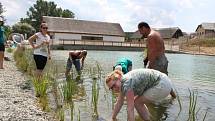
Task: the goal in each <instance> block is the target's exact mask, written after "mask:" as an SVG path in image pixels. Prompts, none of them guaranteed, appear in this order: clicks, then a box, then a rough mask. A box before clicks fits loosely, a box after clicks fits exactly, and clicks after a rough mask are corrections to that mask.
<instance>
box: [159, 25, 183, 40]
mask: <svg viewBox="0 0 215 121" xmlns="http://www.w3.org/2000/svg"><path fill="white" fill-rule="evenodd" d="M155 31H158V32H159V33H160V35H161V37H162V38H164V39H170V38H177V36H176V35H175V34H178V36H183V33H182V31H181V29H179V28H178V27H172V28H158V29H155Z"/></svg>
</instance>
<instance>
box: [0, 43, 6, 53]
mask: <svg viewBox="0 0 215 121" xmlns="http://www.w3.org/2000/svg"><path fill="white" fill-rule="evenodd" d="M0 51H3V52H4V51H5V45H4V44H0Z"/></svg>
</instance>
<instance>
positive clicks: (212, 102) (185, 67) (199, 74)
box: [52, 51, 215, 121]
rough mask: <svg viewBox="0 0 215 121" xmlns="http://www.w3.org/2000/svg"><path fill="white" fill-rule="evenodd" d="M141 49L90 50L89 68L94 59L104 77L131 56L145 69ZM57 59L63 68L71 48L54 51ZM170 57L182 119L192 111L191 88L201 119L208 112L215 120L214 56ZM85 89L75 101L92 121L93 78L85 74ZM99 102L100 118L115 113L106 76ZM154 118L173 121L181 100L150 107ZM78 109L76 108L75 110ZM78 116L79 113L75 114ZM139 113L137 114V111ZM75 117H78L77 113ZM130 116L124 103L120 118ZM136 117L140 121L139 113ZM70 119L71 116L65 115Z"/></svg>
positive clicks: (85, 118)
mask: <svg viewBox="0 0 215 121" xmlns="http://www.w3.org/2000/svg"><path fill="white" fill-rule="evenodd" d="M141 54H142V53H141V52H121V51H88V55H87V58H86V61H85V64H86V65H87V66H86V68H87V67H90V66H95V61H97V62H98V63H99V65H100V66H101V67H102V70H103V72H102V74H103V77H104V76H105V75H106V74H107V73H109V72H111V70H112V66H113V65H114V63H115V62H116V61H117V59H119V58H121V57H128V58H130V59H131V60H132V61H133V69H136V68H143V63H142V56H141ZM52 55H53V56H54V58H53V59H54V60H57V61H58V62H60V63H62V64H63V65H61V67H62V69H64V68H65V65H66V60H67V58H68V51H53V53H52ZM166 55H167V58H168V60H169V67H168V71H169V77H170V78H171V79H172V81H173V83H174V86H175V88H176V89H177V91H178V94H179V96H180V100H181V103H182V112H181V113H180V115H179V119H178V120H179V121H184V120H186V119H187V118H188V117H187V116H188V110H189V98H190V96H189V90H188V89H190V90H192V91H197V92H198V98H197V109H196V110H198V109H199V112H198V115H197V118H198V119H199V121H201V120H202V119H203V117H204V114H205V112H206V111H207V112H208V113H207V117H206V121H214V119H215V115H214V112H215V88H214V87H215V57H214V56H203V55H187V54H166ZM83 79H84V80H83V81H84V82H83V89H84V90H85V91H86V96H84V97H83V98H84V99H81V100H79V101H76V102H75V104H76V109H75V110H77V108H78V109H79V110H80V114H79V115H80V120H81V121H92V120H93V119H92V116H91V115H92V108H91V88H92V79H91V78H89V77H87V76H84V77H83ZM99 87H100V90H99V101H98V113H99V117H100V120H101V121H103V120H108V119H110V116H111V112H112V95H111V93H110V92H109V91H107V90H105V87H104V78H102V79H101V80H100V81H99ZM149 109H150V112H151V114H152V117H153V119H154V120H155V121H159V120H165V121H173V120H175V119H176V117H177V115H178V113H179V110H180V108H179V103H178V101H177V100H174V101H173V102H171V104H169V103H164V104H161V105H159V106H154V105H153V106H152V105H151V106H149ZM76 112H77V111H76ZM76 115H77V114H76ZM136 115H137V114H136ZM75 117H76V116H75ZM126 117H127V114H126V106H125V105H124V106H123V108H122V109H121V112H120V113H119V114H118V117H117V118H118V119H119V120H118V121H125V120H126ZM136 118H137V119H136V120H137V121H140V119H139V117H138V116H136ZM65 119H66V120H69V116H66V118H65Z"/></svg>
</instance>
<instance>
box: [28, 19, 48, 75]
mask: <svg viewBox="0 0 215 121" xmlns="http://www.w3.org/2000/svg"><path fill="white" fill-rule="evenodd" d="M47 30H48V27H47V23H44V22H42V23H41V25H40V32H37V33H35V34H34V35H32V36H31V37H30V38H29V39H28V41H29V43H30V45H31V46H32V48H33V50H34V53H33V56H34V61H35V63H36V67H37V70H36V76H37V77H38V78H39V79H40V78H41V77H42V71H43V69H44V68H45V66H46V63H47V59H51V55H50V46H49V41H50V36H49V35H48V34H47ZM34 40H36V43H35V44H34Z"/></svg>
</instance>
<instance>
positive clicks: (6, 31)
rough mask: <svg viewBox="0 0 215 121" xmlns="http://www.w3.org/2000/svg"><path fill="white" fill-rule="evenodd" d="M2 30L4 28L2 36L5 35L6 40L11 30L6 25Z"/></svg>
mask: <svg viewBox="0 0 215 121" xmlns="http://www.w3.org/2000/svg"><path fill="white" fill-rule="evenodd" d="M4 28H5V33H4V34H5V36H6V38H7V39H8V37H9V35H10V34H11V33H12V29H11V27H10V26H8V25H6V26H4Z"/></svg>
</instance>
